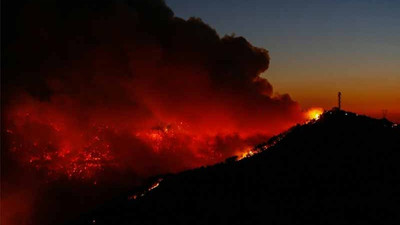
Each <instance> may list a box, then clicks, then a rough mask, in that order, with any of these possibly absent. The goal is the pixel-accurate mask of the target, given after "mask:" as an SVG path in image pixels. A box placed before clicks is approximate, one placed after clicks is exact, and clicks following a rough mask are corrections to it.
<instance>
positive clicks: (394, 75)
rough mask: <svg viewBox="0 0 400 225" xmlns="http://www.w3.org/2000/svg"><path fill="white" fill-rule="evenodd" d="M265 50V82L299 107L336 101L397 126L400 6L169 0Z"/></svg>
mask: <svg viewBox="0 0 400 225" xmlns="http://www.w3.org/2000/svg"><path fill="white" fill-rule="evenodd" d="M166 2H167V5H168V6H169V7H171V9H172V10H173V11H174V12H175V14H176V16H178V17H182V18H184V19H187V18H189V17H192V16H194V17H200V18H201V19H202V20H203V21H204V22H206V23H208V24H209V25H211V26H212V27H214V28H215V29H216V31H217V32H218V34H220V35H221V36H223V35H225V34H232V33H235V34H236V36H244V37H245V38H246V39H247V40H248V41H250V43H252V44H254V45H255V46H259V47H263V48H265V49H267V50H268V51H269V52H270V56H271V65H270V68H269V69H268V70H267V72H266V73H265V75H264V76H265V77H266V78H267V79H268V80H269V81H270V82H271V84H272V85H273V87H274V91H275V92H278V93H289V94H290V95H291V96H292V98H293V99H295V100H296V101H298V102H299V103H300V104H301V106H302V107H303V108H308V107H312V106H321V107H324V108H326V109H330V108H331V107H332V106H334V105H335V104H336V94H337V91H339V90H340V91H342V93H343V108H344V109H346V110H351V111H355V112H360V113H366V114H369V115H374V116H381V115H382V109H386V110H388V117H389V118H390V119H393V120H396V121H400V1H388V0H379V1H371V0H353V1H337V0H336V1H335V0H331V1H328V0H323V1H321V0H320V1H313V0H311V1H288V0H279V1H271V0H248V1H244V0H229V1H227V0H220V1H215V0H204V1H186V0H166Z"/></svg>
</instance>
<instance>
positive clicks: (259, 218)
mask: <svg viewBox="0 0 400 225" xmlns="http://www.w3.org/2000/svg"><path fill="white" fill-rule="evenodd" d="M281 137H283V138H282V139H281V140H280V141H279V142H278V143H276V144H275V145H274V146H272V147H270V148H268V149H267V150H266V151H263V152H261V153H259V154H257V155H254V156H253V157H249V158H245V159H243V160H241V161H237V162H233V160H228V161H227V162H225V163H221V164H217V165H214V166H211V167H207V168H199V169H195V170H190V171H186V172H182V173H180V174H177V175H169V176H165V177H164V179H163V180H162V181H161V182H160V183H159V186H157V185H155V186H154V187H156V186H157V187H156V188H154V189H152V190H151V191H148V192H146V193H145V194H144V195H143V196H140V195H138V196H136V195H135V196H133V197H131V198H130V200H128V199H126V198H124V199H118V200H115V201H114V202H111V203H110V204H109V205H107V206H103V207H100V208H99V209H98V210H97V211H96V212H92V213H90V214H88V215H84V216H82V218H81V220H80V221H79V223H82V224H93V223H95V224H395V223H396V220H397V219H399V218H398V217H399V212H398V207H399V202H400V198H399V195H398V194H399V190H400V164H399V162H400V128H399V126H397V125H396V124H393V123H391V122H389V121H387V120H377V119H371V118H368V117H365V116H359V115H356V114H353V113H350V112H345V111H337V110H333V111H328V112H326V113H324V114H323V115H322V116H321V118H320V119H319V120H318V121H314V122H310V123H308V124H305V125H298V126H295V127H293V128H292V129H291V130H289V131H288V132H286V133H285V135H282V136H281ZM133 198H135V199H133ZM397 222H398V221H397Z"/></svg>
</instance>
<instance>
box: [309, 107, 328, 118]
mask: <svg viewBox="0 0 400 225" xmlns="http://www.w3.org/2000/svg"><path fill="white" fill-rule="evenodd" d="M322 113H324V110H323V109H322V108H311V109H310V110H308V111H307V117H308V119H309V120H318V119H319V118H320V116H321V115H322Z"/></svg>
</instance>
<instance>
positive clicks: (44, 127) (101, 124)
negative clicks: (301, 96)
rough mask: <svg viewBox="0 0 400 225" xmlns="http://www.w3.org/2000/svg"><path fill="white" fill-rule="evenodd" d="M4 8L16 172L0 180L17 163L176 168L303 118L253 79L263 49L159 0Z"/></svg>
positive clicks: (79, 171) (91, 170)
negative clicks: (183, 15)
mask: <svg viewBox="0 0 400 225" xmlns="http://www.w3.org/2000/svg"><path fill="white" fill-rule="evenodd" d="M3 8H4V9H5V11H4V13H3V15H4V16H5V18H6V20H5V21H4V20H3V22H2V25H3V26H2V27H3V29H4V30H5V31H4V32H3V34H4V37H2V46H3V54H2V55H3V60H2V123H3V126H2V136H3V140H5V143H3V142H2V145H3V146H2V151H3V152H6V153H4V154H3V157H2V161H3V159H4V158H5V159H7V160H9V162H10V163H11V162H13V163H15V164H17V165H18V168H20V169H19V170H21V171H24V172H23V173H22V172H20V173H18V172H16V171H18V170H11V169H10V168H11V166H9V164H10V163H8V164H7V165H4V163H2V165H3V169H2V173H3V176H2V179H10V177H15V176H22V175H21V174H24V173H27V172H26V171H27V170H29V171H30V170H32V171H33V172H32V173H40V175H37V176H39V177H42V178H40V179H43V180H46V182H48V179H50V180H53V181H54V180H57V179H61V178H60V177H66V178H67V179H81V180H86V181H87V180H89V181H90V182H98V181H99V180H101V179H106V178H104V177H113V175H110V174H113V172H110V171H114V172H115V173H120V174H130V175H129V177H130V178H131V179H135V177H148V176H151V175H155V174H160V173H168V172H177V171H181V170H184V169H188V168H194V167H198V166H202V165H209V164H213V163H216V162H219V161H222V160H224V159H225V158H227V157H230V156H233V155H237V154H240V153H242V152H244V151H246V149H248V148H249V147H251V146H253V145H254V144H257V143H259V142H261V141H265V140H266V139H267V138H268V137H270V136H271V135H273V134H276V133H278V132H280V131H283V130H285V129H286V128H288V127H290V126H291V125H293V124H295V123H297V122H299V121H301V120H302V119H303V115H302V113H301V112H300V109H299V106H298V104H297V103H296V102H294V101H293V100H291V98H290V97H289V96H288V95H274V94H273V89H272V86H271V84H270V83H269V82H268V81H267V80H266V79H264V78H262V77H260V74H261V73H262V72H264V71H266V70H267V69H268V66H269V61H270V59H269V55H268V51H267V50H265V49H262V48H257V47H254V46H252V45H251V44H250V43H249V42H248V41H247V40H246V39H245V38H243V37H234V36H224V37H220V36H219V35H218V34H217V32H216V31H215V30H214V29H212V28H211V27H210V26H209V25H207V24H205V23H204V22H202V20H201V19H199V18H190V19H188V20H183V19H181V18H178V17H175V16H174V14H173V12H172V11H171V10H170V9H169V8H168V7H167V6H166V5H165V3H164V2H163V1H147V0H133V1H123V0H121V1H80V0H79V1H77V0H74V1H51V0H39V1H18V2H13V1H6V2H5V4H4V5H3ZM11 158H12V160H11ZM6 166H7V167H6ZM21 168H22V169H21ZM38 171H39V172H38ZM43 174H44V175H43ZM123 176H125V175H123ZM43 177H44V178H43ZM38 179H39V178H38ZM110 179H116V178H110ZM14 180H15V179H14ZM17 180H19V181H15V182H11V181H10V182H6V183H7V185H8V186H7V187H10V188H7V187H6V189H5V192H4V194H3V193H2V202H6V201H8V202H10V200H9V199H10V198H11V197H12V196H22V198H23V197H24V196H26V195H27V193H26V192H24V193H23V194H21V195H18V193H19V192H17V191H9V192H7V191H8V190H17V188H14V186H15V185H17V184H21V183H23V182H22V181H20V180H22V178H20V179H17ZM86 181H85V182H86ZM32 182H33V181H32ZM32 182H30V183H32ZM35 182H36V181H35ZM54 182H55V181H54ZM120 182H127V181H126V179H125V180H124V181H120ZM28 195H29V194H28ZM11 202H12V201H11ZM30 202H33V200H32V201H30ZM15 204H16V205H17V203H15ZM32 204H33V203H32ZM3 208H4V207H3ZM21 210H24V209H21ZM15 211H16V213H18V210H15ZM7 216H8V214H7ZM8 217H9V218H12V216H8Z"/></svg>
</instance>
